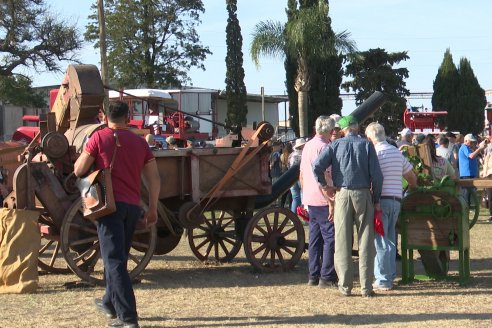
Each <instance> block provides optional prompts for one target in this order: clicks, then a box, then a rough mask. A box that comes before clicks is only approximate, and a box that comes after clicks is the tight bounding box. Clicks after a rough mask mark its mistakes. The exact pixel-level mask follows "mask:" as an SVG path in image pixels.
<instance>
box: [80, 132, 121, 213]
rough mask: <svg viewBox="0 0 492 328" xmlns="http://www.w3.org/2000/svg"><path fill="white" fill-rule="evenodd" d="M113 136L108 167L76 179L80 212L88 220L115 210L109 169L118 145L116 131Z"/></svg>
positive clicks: (111, 166) (111, 167)
mask: <svg viewBox="0 0 492 328" xmlns="http://www.w3.org/2000/svg"><path fill="white" fill-rule="evenodd" d="M114 138H115V144H116V146H115V148H114V152H113V157H112V159H111V163H110V165H109V167H107V168H105V169H102V170H96V171H93V172H91V173H89V174H88V175H87V176H85V177H83V178H79V179H77V182H76V186H77V188H78V189H79V191H80V196H81V198H82V213H83V215H84V217H85V218H86V219H89V220H97V219H99V218H101V217H103V216H106V215H108V214H111V213H114V212H116V203H115V200H114V194H113V183H112V180H111V170H112V169H113V163H114V159H115V157H116V150H117V148H118V147H119V146H120V145H119V142H118V135H117V134H116V132H115V133H114Z"/></svg>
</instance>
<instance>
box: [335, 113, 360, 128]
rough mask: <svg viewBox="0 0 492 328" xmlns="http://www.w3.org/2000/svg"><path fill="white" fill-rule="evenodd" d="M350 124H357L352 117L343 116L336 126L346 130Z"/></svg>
mask: <svg viewBox="0 0 492 328" xmlns="http://www.w3.org/2000/svg"><path fill="white" fill-rule="evenodd" d="M352 124H357V120H356V119H355V117H353V116H352V115H347V116H344V117H342V118H341V119H340V121H338V125H339V126H340V128H341V129H345V128H348V127H349V126H351V125H352Z"/></svg>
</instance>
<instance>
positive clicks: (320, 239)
mask: <svg viewBox="0 0 492 328" xmlns="http://www.w3.org/2000/svg"><path fill="white" fill-rule="evenodd" d="M308 212H309V246H308V256H309V264H308V266H309V279H323V280H329V281H337V280H338V278H337V274H336V272H335V266H334V257H335V256H334V254H335V228H334V225H333V222H329V221H328V206H308Z"/></svg>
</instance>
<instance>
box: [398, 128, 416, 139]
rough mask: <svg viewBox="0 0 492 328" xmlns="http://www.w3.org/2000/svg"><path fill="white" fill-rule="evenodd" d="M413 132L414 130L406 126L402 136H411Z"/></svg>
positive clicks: (401, 133) (401, 132)
mask: <svg viewBox="0 0 492 328" xmlns="http://www.w3.org/2000/svg"><path fill="white" fill-rule="evenodd" d="M412 133H413V132H412V130H410V129H409V128H404V129H403V130H401V131H400V135H401V136H403V137H404V136H409V135H411V134H412Z"/></svg>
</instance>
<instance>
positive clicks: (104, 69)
mask: <svg viewBox="0 0 492 328" xmlns="http://www.w3.org/2000/svg"><path fill="white" fill-rule="evenodd" d="M97 10H98V11H97V12H98V18H99V51H100V55H101V75H102V81H103V85H104V86H108V85H109V78H108V58H107V56H106V51H107V49H106V19H105V18H104V1H103V0H98V1H97ZM104 93H105V95H106V96H105V97H104V104H103V107H104V115H106V113H107V110H108V106H109V90H108V89H106V88H105V89H104Z"/></svg>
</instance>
